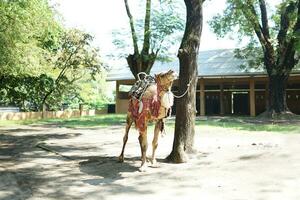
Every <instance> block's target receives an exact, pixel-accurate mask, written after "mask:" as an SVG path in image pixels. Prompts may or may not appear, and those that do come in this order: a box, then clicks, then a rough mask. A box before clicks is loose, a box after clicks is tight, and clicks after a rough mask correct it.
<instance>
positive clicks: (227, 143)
mask: <svg viewBox="0 0 300 200" xmlns="http://www.w3.org/2000/svg"><path fill="white" fill-rule="evenodd" d="M123 129H124V127H123V126H113V127H109V128H84V129H68V128H58V127H56V126H52V127H51V126H19V127H11V128H0V199H1V200H21V199H28V200H37V199H45V200H54V199H55V200H58V199H59V200H61V199H62V200H65V199H66V200H74V199H75V200H76V199H85V200H96V199H97V200H106V199H107V200H117V199H118V200H120V199H130V200H135V199H136V200H141V199H142V200H153V199H161V200H168V199H172V200H177V199H180V200H183V199H187V200H193V199H197V200H198V199H203V200H299V199H300V190H299V185H300V154H299V152H300V151H299V150H300V134H286V133H267V132H248V131H238V130H234V129H224V128H213V127H201V128H200V129H199V128H198V129H197V130H196V133H197V134H196V141H195V142H196V147H197V149H198V151H199V152H198V153H197V154H196V155H194V156H192V157H191V158H190V160H189V162H188V163H185V164H171V163H166V162H164V160H163V158H165V157H166V156H167V155H168V153H170V150H171V147H172V142H173V131H172V130H171V129H169V130H168V131H167V132H168V133H167V135H166V136H165V137H163V138H160V141H159V147H158V151H157V157H158V158H159V159H158V161H159V167H158V168H151V167H148V169H147V171H146V172H139V171H138V167H139V165H140V160H139V156H140V149H139V145H138V140H137V136H138V134H137V132H136V131H135V130H132V131H131V132H130V135H129V141H128V144H127V149H126V151H125V156H126V158H127V159H126V160H125V162H124V163H122V164H121V163H118V162H117V156H118V155H119V153H120V150H121V145H122V137H123ZM152 135H153V134H152V133H150V134H149V136H150V137H149V138H152ZM149 143H150V144H151V142H149ZM37 145H38V146H41V147H45V148H46V149H47V148H48V149H50V150H53V151H52V152H51V151H50V152H49V151H46V150H45V149H42V148H39V147H37ZM55 152H57V154H56V153H55ZM150 152H151V145H150V147H149V150H148V153H149V155H150ZM149 165H150V164H149Z"/></svg>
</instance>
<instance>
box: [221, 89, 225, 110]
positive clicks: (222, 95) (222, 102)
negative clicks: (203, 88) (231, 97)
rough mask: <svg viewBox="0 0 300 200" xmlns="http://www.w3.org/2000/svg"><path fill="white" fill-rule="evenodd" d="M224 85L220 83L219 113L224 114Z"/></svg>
mask: <svg viewBox="0 0 300 200" xmlns="http://www.w3.org/2000/svg"><path fill="white" fill-rule="evenodd" d="M224 110H225V109H224V85H223V83H221V84H220V115H224V114H225V112H224Z"/></svg>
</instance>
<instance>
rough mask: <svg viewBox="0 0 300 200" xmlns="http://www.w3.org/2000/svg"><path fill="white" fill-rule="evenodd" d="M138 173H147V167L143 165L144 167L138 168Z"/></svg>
mask: <svg viewBox="0 0 300 200" xmlns="http://www.w3.org/2000/svg"><path fill="white" fill-rule="evenodd" d="M139 171H140V172H146V171H147V167H146V166H145V165H144V166H141V167H140V168H139Z"/></svg>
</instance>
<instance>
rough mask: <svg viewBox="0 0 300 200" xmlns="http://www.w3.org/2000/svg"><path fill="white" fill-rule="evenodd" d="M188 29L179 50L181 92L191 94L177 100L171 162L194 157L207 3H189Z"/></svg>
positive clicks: (190, 1)
mask: <svg viewBox="0 0 300 200" xmlns="http://www.w3.org/2000/svg"><path fill="white" fill-rule="evenodd" d="M184 2H185V5H186V12H187V17H186V27H185V32H184V36H183V39H182V42H181V45H180V48H179V50H178V58H179V63H180V73H179V92H180V93H184V92H185V91H186V90H188V92H187V94H186V95H185V96H183V97H182V98H181V99H178V100H177V104H176V105H177V106H176V122H175V134H174V141H173V149H172V152H171V153H170V155H169V156H168V157H167V159H168V160H169V161H171V162H175V163H182V162H186V161H187V155H186V153H193V152H195V150H194V135H195V118H196V86H197V77H198V71H197V68H198V65H197V60H198V53H199V46H200V38H201V32H202V21H203V18H202V4H203V2H204V1H203V0H185V1H184Z"/></svg>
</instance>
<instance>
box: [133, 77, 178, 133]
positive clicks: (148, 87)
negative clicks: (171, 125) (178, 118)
mask: <svg viewBox="0 0 300 200" xmlns="http://www.w3.org/2000/svg"><path fill="white" fill-rule="evenodd" d="M129 97H130V100H129V108H128V111H129V112H131V115H132V117H133V119H134V122H135V125H136V128H137V129H138V130H139V131H141V132H143V131H144V130H146V120H147V119H149V120H155V119H162V118H165V117H167V116H168V115H169V114H171V107H172V106H173V101H174V97H173V93H172V92H171V91H170V90H167V91H165V90H164V88H163V86H162V85H161V83H160V81H159V80H158V79H156V78H154V77H153V76H150V75H147V74H144V78H142V79H141V78H140V76H139V75H138V81H137V82H136V83H135V84H134V85H133V86H132V88H131V90H130V91H129Z"/></svg>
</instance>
